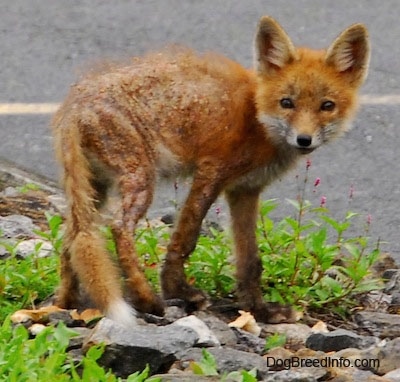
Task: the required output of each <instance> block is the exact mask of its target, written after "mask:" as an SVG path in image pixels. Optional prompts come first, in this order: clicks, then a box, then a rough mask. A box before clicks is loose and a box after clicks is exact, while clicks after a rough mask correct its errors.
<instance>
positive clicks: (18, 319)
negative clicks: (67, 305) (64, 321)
mask: <svg viewBox="0 0 400 382" xmlns="http://www.w3.org/2000/svg"><path fill="white" fill-rule="evenodd" d="M60 311H64V309H61V308H59V307H58V306H54V305H51V306H46V307H43V308H40V309H21V310H17V311H16V312H15V313H14V314H13V315H12V316H11V321H12V322H13V323H14V324H21V323H23V322H27V321H29V320H32V321H33V322H43V321H44V320H46V318H47V316H48V315H49V314H50V313H54V312H60Z"/></svg>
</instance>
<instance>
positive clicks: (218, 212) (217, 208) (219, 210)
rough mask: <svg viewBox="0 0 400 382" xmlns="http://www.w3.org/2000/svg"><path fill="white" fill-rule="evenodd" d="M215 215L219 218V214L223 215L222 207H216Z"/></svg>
mask: <svg viewBox="0 0 400 382" xmlns="http://www.w3.org/2000/svg"><path fill="white" fill-rule="evenodd" d="M215 213H216V214H217V216H219V214H220V213H221V207H220V206H217V207H215Z"/></svg>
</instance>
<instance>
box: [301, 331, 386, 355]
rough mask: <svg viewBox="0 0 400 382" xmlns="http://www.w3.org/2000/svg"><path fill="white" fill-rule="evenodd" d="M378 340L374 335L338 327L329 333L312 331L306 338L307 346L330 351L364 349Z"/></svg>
mask: <svg viewBox="0 0 400 382" xmlns="http://www.w3.org/2000/svg"><path fill="white" fill-rule="evenodd" d="M377 342H378V341H377V339H376V338H374V337H370V336H359V335H358V334H355V333H353V332H350V331H349V330H345V329H338V330H334V331H333V332H329V333H312V334H311V335H310V336H309V337H308V338H307V340H306V346H307V347H308V348H310V349H314V350H321V351H323V352H330V351H338V350H341V349H345V348H357V349H363V348H366V347H369V346H373V345H375V344H376V343H377Z"/></svg>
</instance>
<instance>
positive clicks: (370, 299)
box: [360, 290, 393, 313]
mask: <svg viewBox="0 0 400 382" xmlns="http://www.w3.org/2000/svg"><path fill="white" fill-rule="evenodd" d="M392 300H393V296H392V295H390V294H387V293H384V292H382V291H381V290H376V291H371V292H368V293H367V294H365V295H364V296H362V297H361V298H360V302H361V304H362V306H363V307H364V309H365V310H369V311H373V312H383V313H386V312H387V311H388V308H389V307H390V305H391V304H392Z"/></svg>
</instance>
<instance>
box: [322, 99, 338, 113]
mask: <svg viewBox="0 0 400 382" xmlns="http://www.w3.org/2000/svg"><path fill="white" fill-rule="evenodd" d="M335 106H336V105H335V102H333V101H324V102H322V103H321V107H320V109H321V110H322V111H333V110H334V109H335Z"/></svg>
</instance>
